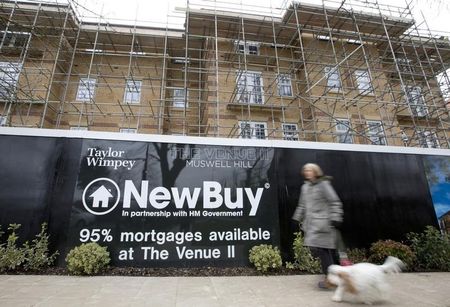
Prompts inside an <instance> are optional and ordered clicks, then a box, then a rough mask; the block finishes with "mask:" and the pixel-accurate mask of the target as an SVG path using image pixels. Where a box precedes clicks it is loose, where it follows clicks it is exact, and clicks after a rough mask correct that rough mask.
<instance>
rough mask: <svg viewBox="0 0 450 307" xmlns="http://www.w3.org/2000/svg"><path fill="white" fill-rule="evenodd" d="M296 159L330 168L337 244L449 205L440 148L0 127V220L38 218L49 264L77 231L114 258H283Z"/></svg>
mask: <svg viewBox="0 0 450 307" xmlns="http://www.w3.org/2000/svg"><path fill="white" fill-rule="evenodd" d="M233 144H235V143H233ZM247 145H248V144H247ZM367 147H368V148H369V146H367ZM308 162H313V163H317V164H319V165H320V166H321V167H322V168H323V170H324V172H325V173H326V174H327V175H330V176H332V177H334V180H333V181H332V184H333V186H334V187H335V189H336V192H337V193H338V195H339V196H340V198H341V199H342V202H343V204H344V225H343V230H342V231H343V236H344V240H345V243H346V244H347V246H348V247H351V248H352V247H368V246H369V245H370V244H371V243H372V242H374V241H376V240H379V239H394V240H399V241H400V240H403V239H404V238H405V235H406V233H408V232H411V231H414V232H420V231H422V230H423V229H424V228H425V227H426V226H427V225H433V226H436V227H438V218H440V217H437V214H439V215H442V216H443V217H445V214H446V212H447V211H448V209H449V203H450V202H449V200H448V197H450V191H448V190H449V188H450V185H449V184H448V182H447V178H448V177H449V176H448V171H447V169H449V168H448V165H450V159H449V157H448V156H445V155H443V156H441V157H439V158H433V156H427V155H423V154H403V153H399V152H382V153H381V152H380V153H375V152H369V151H366V152H356V151H343V150H331V149H327V150H324V149H301V148H282V147H272V146H270V147H251V146H237V145H234V146H231V145H202V144H196V143H192V142H191V143H166V142H159V141H158V142H153V141H149V140H144V141H119V140H104V139H79V138H70V137H61V136H54V137H40V136H14V135H0V172H1V176H0V225H1V226H2V229H3V230H5V229H6V226H7V225H8V224H10V223H20V224H22V227H21V229H20V232H19V236H20V238H21V241H24V240H31V239H33V237H34V235H35V234H37V233H38V232H39V228H40V225H41V224H42V223H43V222H47V223H48V224H49V232H50V236H51V247H52V248H53V249H57V250H59V252H60V254H61V256H60V258H59V264H60V265H64V258H65V255H66V253H67V252H68V251H69V250H70V249H72V248H73V247H74V246H77V245H80V244H81V243H83V242H98V243H99V244H100V245H105V246H107V247H108V249H109V251H110V252H111V255H112V264H113V265H116V266H141V267H162V266H178V267H181V266H185V267H195V266H245V265H248V264H249V262H248V251H249V249H250V248H251V247H253V246H254V245H258V244H262V243H264V244H272V245H275V246H279V247H280V248H281V251H282V253H283V257H284V259H285V260H289V259H290V258H291V257H292V240H293V233H294V231H296V230H297V228H296V225H295V224H293V223H292V222H291V216H292V213H293V211H294V210H295V207H296V205H297V201H298V198H299V192H300V187H301V185H302V183H303V178H302V177H301V175H300V169H301V167H302V165H304V164H305V163H308ZM424 162H425V163H424ZM428 184H430V185H431V186H432V187H433V189H432V190H431V191H430V188H429V186H428ZM431 193H433V199H434V200H435V202H434V203H433V200H432V198H431ZM4 236H6V235H4Z"/></svg>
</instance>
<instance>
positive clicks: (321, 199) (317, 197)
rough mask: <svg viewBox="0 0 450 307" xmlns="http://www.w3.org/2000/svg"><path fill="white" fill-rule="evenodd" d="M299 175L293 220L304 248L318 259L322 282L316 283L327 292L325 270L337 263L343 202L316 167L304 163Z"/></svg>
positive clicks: (327, 179) (327, 284)
mask: <svg viewBox="0 0 450 307" xmlns="http://www.w3.org/2000/svg"><path fill="white" fill-rule="evenodd" d="M302 175H303V177H304V178H305V179H306V180H305V183H304V184H303V185H302V188H301V192H300V198H299V201H298V205H297V208H296V210H295V212H294V215H293V216H292V219H293V220H295V221H297V222H299V223H300V225H301V229H302V230H303V232H304V236H305V246H308V247H309V249H310V250H311V254H312V255H313V257H316V258H319V260H320V264H321V267H322V273H323V274H325V279H324V280H323V281H320V282H319V285H318V286H319V288H322V289H329V288H330V287H331V285H330V284H329V283H328V282H327V280H326V274H327V270H328V267H329V266H330V265H331V264H338V263H339V260H338V257H337V253H336V235H337V231H336V229H335V228H338V227H339V226H340V225H341V224H342V219H343V211H342V203H341V201H340V199H339V197H338V196H337V194H336V192H335V191H334V189H333V187H332V186H331V183H330V179H331V178H330V177H327V176H324V175H323V172H322V170H321V169H320V167H319V166H318V165H317V164H313V163H308V164H305V165H304V166H303V168H302Z"/></svg>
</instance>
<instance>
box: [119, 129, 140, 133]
mask: <svg viewBox="0 0 450 307" xmlns="http://www.w3.org/2000/svg"><path fill="white" fill-rule="evenodd" d="M119 132H120V133H137V129H134V128H120V130H119Z"/></svg>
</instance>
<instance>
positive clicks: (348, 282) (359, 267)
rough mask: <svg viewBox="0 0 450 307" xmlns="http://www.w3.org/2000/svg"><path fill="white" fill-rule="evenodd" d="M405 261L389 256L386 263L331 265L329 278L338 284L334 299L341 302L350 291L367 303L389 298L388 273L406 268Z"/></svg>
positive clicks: (332, 282)
mask: <svg viewBox="0 0 450 307" xmlns="http://www.w3.org/2000/svg"><path fill="white" fill-rule="evenodd" d="M404 266H405V265H404V264H403V262H402V261H401V260H400V259H398V258H395V257H391V256H389V257H388V258H387V259H386V261H385V262H384V264H382V265H376V264H372V263H357V264H354V265H351V266H340V265H335V264H333V265H330V266H329V267H328V276H327V279H328V281H329V282H330V283H331V284H334V285H336V286H337V288H336V290H335V292H334V295H333V297H332V300H333V301H335V302H341V301H342V299H343V296H344V293H350V294H352V295H354V296H355V298H356V299H357V300H358V301H361V302H363V303H365V304H369V305H370V304H372V303H375V302H379V301H383V300H386V299H387V294H388V291H389V286H388V284H387V282H386V278H385V274H386V273H399V272H400V271H401V270H402V268H404Z"/></svg>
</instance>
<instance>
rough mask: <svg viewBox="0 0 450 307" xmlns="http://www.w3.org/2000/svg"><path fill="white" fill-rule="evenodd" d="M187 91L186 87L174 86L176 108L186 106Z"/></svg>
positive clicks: (173, 93)
mask: <svg viewBox="0 0 450 307" xmlns="http://www.w3.org/2000/svg"><path fill="white" fill-rule="evenodd" d="M185 93H186V91H185V89H184V88H174V89H173V92H172V95H173V97H172V99H173V106H174V107H175V108H184V106H187V103H186V94H185Z"/></svg>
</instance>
